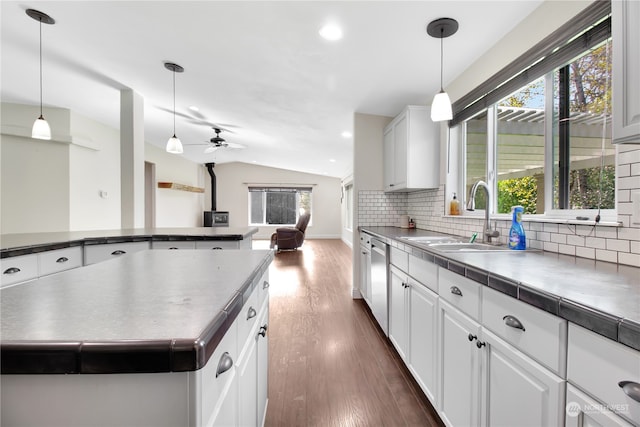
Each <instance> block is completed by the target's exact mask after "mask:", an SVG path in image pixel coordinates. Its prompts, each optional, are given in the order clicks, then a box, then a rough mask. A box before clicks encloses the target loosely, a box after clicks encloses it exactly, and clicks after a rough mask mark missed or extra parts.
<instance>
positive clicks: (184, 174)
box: [144, 144, 206, 227]
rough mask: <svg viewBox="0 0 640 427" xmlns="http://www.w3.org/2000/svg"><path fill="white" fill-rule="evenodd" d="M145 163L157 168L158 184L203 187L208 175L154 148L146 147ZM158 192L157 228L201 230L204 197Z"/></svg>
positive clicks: (188, 163)
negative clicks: (171, 183)
mask: <svg viewBox="0 0 640 427" xmlns="http://www.w3.org/2000/svg"><path fill="white" fill-rule="evenodd" d="M144 157H145V160H146V161H147V162H150V163H154V164H155V165H156V181H157V182H175V183H178V184H185V185H189V186H192V187H201V188H203V187H204V183H205V178H204V174H205V173H206V171H205V169H204V168H203V166H202V165H200V164H198V163H194V162H192V161H189V160H186V159H185V158H183V157H181V156H179V155H175V154H170V153H167V152H166V151H164V150H163V149H161V148H158V147H156V146H155V145H151V144H146V145H145V155H144ZM155 192H156V227H202V224H203V216H204V213H203V212H204V202H205V195H204V193H191V192H187V191H178V190H171V189H166V188H158V187H157V185H156V186H155Z"/></svg>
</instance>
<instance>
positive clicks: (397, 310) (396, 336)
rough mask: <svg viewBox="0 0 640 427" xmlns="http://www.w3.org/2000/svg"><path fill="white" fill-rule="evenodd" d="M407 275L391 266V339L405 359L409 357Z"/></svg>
mask: <svg viewBox="0 0 640 427" xmlns="http://www.w3.org/2000/svg"><path fill="white" fill-rule="evenodd" d="M407 282H408V280H407V277H406V275H405V274H404V273H402V271H400V270H398V269H397V268H395V267H393V266H392V267H391V274H390V283H389V339H390V340H391V342H392V343H393V345H394V346H395V348H396V350H398V353H399V354H400V356H401V357H402V359H403V360H406V358H407V339H408V336H407V329H408V328H407V304H406V299H407V286H408V284H407Z"/></svg>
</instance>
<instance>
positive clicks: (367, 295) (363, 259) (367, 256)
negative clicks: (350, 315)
mask: <svg viewBox="0 0 640 427" xmlns="http://www.w3.org/2000/svg"><path fill="white" fill-rule="evenodd" d="M367 240H368V239H367ZM359 260H360V293H361V294H362V298H364V300H365V301H366V303H367V304H368V305H369V307H371V249H370V248H369V247H367V245H366V244H361V245H360V256H359Z"/></svg>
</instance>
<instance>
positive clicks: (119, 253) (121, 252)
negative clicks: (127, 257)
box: [111, 249, 126, 255]
mask: <svg viewBox="0 0 640 427" xmlns="http://www.w3.org/2000/svg"><path fill="white" fill-rule="evenodd" d="M124 254H126V252H125V251H122V250H120V249H118V250H117V251H113V252H111V255H124Z"/></svg>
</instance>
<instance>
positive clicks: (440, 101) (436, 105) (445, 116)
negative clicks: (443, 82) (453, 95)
mask: <svg viewBox="0 0 640 427" xmlns="http://www.w3.org/2000/svg"><path fill="white" fill-rule="evenodd" d="M452 118H453V111H452V110H451V99H449V95H448V94H447V92H445V91H444V90H442V91H440V92H439V93H437V94H436V96H434V97H433V102H432V103H431V120H432V121H434V122H442V121H445V120H451V119H452Z"/></svg>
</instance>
